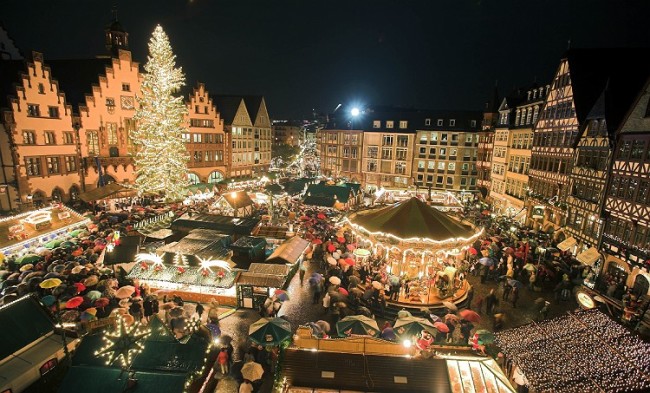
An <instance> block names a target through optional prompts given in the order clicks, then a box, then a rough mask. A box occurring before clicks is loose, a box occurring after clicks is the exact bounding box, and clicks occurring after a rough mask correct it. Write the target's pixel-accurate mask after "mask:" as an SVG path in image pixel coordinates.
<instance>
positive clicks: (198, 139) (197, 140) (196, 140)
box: [192, 134, 202, 143]
mask: <svg viewBox="0 0 650 393" xmlns="http://www.w3.org/2000/svg"><path fill="white" fill-rule="evenodd" d="M192 137H193V139H192V141H193V142H194V143H201V142H202V134H192Z"/></svg>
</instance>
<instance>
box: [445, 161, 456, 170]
mask: <svg viewBox="0 0 650 393" xmlns="http://www.w3.org/2000/svg"><path fill="white" fill-rule="evenodd" d="M447 169H448V170H450V171H454V170H456V163H455V162H450V163H449V164H447Z"/></svg>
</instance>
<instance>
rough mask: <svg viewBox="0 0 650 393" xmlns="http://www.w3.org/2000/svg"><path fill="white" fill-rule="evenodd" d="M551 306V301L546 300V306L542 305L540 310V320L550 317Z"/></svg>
mask: <svg viewBox="0 0 650 393" xmlns="http://www.w3.org/2000/svg"><path fill="white" fill-rule="evenodd" d="M550 307H551V302H544V307H542V309H541V310H539V320H540V321H543V320H545V319H546V318H548V312H549V309H550Z"/></svg>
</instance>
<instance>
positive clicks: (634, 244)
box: [599, 63, 650, 295]
mask: <svg viewBox="0 0 650 393" xmlns="http://www.w3.org/2000/svg"><path fill="white" fill-rule="evenodd" d="M641 64H643V66H645V67H647V63H641ZM628 72H629V71H628ZM604 210H605V212H604V214H605V227H604V232H603V235H602V241H601V250H602V251H603V252H604V253H605V256H606V259H605V263H604V266H603V269H602V271H601V274H600V276H601V277H600V281H599V282H600V284H601V285H602V286H601V288H602V289H603V290H604V289H605V286H606V285H607V284H608V283H611V282H612V281H611V280H612V279H615V280H622V282H623V283H625V285H627V287H628V288H632V290H633V291H634V292H636V293H637V294H638V295H643V294H647V295H650V292H649V291H648V288H649V287H650V285H649V283H650V275H649V274H648V270H650V80H648V81H647V82H646V83H645V86H644V88H643V89H642V91H641V92H640V93H639V94H638V96H637V97H636V100H635V102H634V103H633V105H632V107H631V109H630V110H629V111H628V112H627V114H626V116H625V119H624V121H623V122H622V125H621V127H620V128H619V130H618V133H617V135H616V147H615V149H614V157H613V165H612V169H611V177H610V179H609V182H608V189H607V193H606V196H605V202H604Z"/></svg>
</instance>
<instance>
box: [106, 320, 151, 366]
mask: <svg viewBox="0 0 650 393" xmlns="http://www.w3.org/2000/svg"><path fill="white" fill-rule="evenodd" d="M150 334H151V329H149V328H147V327H146V326H143V325H140V324H139V323H135V324H133V325H132V326H130V327H127V326H126V324H125V323H124V319H123V318H119V320H118V326H117V328H116V329H115V330H114V331H112V332H107V333H106V334H105V335H103V336H102V339H103V340H104V343H105V345H104V347H102V348H101V349H100V350H98V351H95V356H101V357H105V358H107V360H106V365H107V366H110V365H112V364H113V363H114V362H115V361H116V360H118V359H119V360H121V363H122V367H124V368H128V367H130V366H131V362H132V361H133V359H134V357H135V356H136V355H137V354H139V353H142V351H143V350H144V343H143V341H144V339H145V338H147V337H149V335H150Z"/></svg>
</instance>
